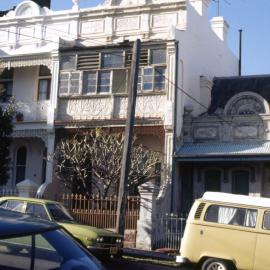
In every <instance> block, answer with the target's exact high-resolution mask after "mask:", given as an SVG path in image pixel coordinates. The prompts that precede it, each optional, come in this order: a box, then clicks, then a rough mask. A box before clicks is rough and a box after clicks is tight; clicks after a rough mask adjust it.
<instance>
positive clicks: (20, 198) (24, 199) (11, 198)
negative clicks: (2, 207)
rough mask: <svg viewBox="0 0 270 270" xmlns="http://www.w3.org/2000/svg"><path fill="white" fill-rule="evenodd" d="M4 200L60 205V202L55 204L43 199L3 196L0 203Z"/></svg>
mask: <svg viewBox="0 0 270 270" xmlns="http://www.w3.org/2000/svg"><path fill="white" fill-rule="evenodd" d="M4 200H17V201H27V202H36V203H60V202H56V201H52V200H44V199H38V198H28V197H15V196H4V197H1V198H0V201H4ZM60 204H61V203H60Z"/></svg>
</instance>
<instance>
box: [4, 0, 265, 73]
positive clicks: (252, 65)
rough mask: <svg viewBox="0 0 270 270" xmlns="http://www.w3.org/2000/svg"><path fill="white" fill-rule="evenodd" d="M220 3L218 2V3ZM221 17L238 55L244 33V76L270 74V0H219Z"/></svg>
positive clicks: (212, 11) (66, 1)
mask: <svg viewBox="0 0 270 270" xmlns="http://www.w3.org/2000/svg"><path fill="white" fill-rule="evenodd" d="M101 1H102V0H81V1H80V2H81V4H80V6H81V7H82V8H86V7H93V6H96V5H98V4H99V3H100V2H101ZM216 1H217V0H216ZM219 1H220V11H219V14H220V16H223V17H224V18H225V19H226V21H227V22H228V23H229V25H230V29H229V36H228V45H229V47H230V48H231V50H232V51H233V53H234V54H235V55H236V56H238V54H239V53H238V52H239V29H242V30H243V32H242V43H243V47H242V74H243V75H257V74H270V53H269V52H268V50H269V49H270V16H269V11H270V0H256V1H254V0H219ZM20 2H22V0H0V10H6V9H9V8H10V7H12V6H14V5H17V4H18V3H20ZM71 7H72V1H71V0H52V9H53V10H61V9H70V8H71ZM217 15H218V12H217V4H216V3H215V2H212V3H211V4H210V6H209V19H211V18H212V17H213V16H217Z"/></svg>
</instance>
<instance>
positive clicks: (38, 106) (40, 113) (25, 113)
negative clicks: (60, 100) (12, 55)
mask: <svg viewBox="0 0 270 270" xmlns="http://www.w3.org/2000/svg"><path fill="white" fill-rule="evenodd" d="M50 86H51V73H50V70H49V69H48V68H47V67H46V66H27V67H16V68H15V67H14V68H9V69H8V68H5V69H3V70H2V73H1V74H0V103H1V106H6V105H7V104H8V101H9V100H10V99H11V97H12V98H14V103H15V104H14V105H15V109H16V112H17V114H18V115H19V116H20V117H18V118H17V120H18V122H19V121H23V122H28V123H29V122H47V115H48V109H49V104H50V101H49V99H50Z"/></svg>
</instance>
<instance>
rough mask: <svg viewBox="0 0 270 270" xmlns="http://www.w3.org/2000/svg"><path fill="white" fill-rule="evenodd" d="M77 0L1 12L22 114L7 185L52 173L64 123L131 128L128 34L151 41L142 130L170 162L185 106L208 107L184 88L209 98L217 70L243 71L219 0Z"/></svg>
mask: <svg viewBox="0 0 270 270" xmlns="http://www.w3.org/2000/svg"><path fill="white" fill-rule="evenodd" d="M72 2H73V4H74V5H73V7H72V9H71V10H63V11H52V10H49V9H48V8H42V7H40V6H38V5H37V4H35V3H34V2H32V1H24V2H21V3H20V4H19V5H18V6H17V7H16V9H15V10H14V11H10V12H9V13H8V14H7V15H6V16H5V17H2V18H0V57H1V59H0V68H1V69H2V75H1V80H0V86H1V88H3V89H6V96H5V97H4V98H3V100H2V102H5V101H6V100H7V99H8V98H9V97H10V96H11V95H13V96H14V97H15V99H16V102H17V108H18V111H19V112H21V113H22V114H23V119H22V118H21V119H20V118H18V120H17V121H15V131H14V133H13V137H14V141H13V143H12V147H11V158H12V170H11V171H10V181H9V183H8V185H7V187H10V188H13V187H15V185H16V184H17V183H18V182H20V181H21V180H23V179H30V180H31V181H33V182H35V183H37V184H38V185H41V183H42V182H47V183H51V182H53V163H52V162H51V156H52V155H53V152H54V147H55V138H56V134H58V130H60V128H64V130H65V129H67V128H68V129H69V130H71V131H72V130H75V129H76V128H78V127H79V128H86V129H87V128H92V127H95V126H104V127H110V128H112V129H120V130H121V129H123V128H124V126H125V118H126V106H127V94H126V85H127V82H128V80H127V78H128V74H129V69H130V66H129V64H128V61H130V58H129V56H128V54H129V51H128V50H125V47H124V44H125V43H128V41H129V42H133V41H134V40H136V39H137V38H140V39H141V41H142V46H143V49H142V57H141V60H142V63H141V75H140V80H141V83H140V86H139V90H138V100H137V109H136V128H135V133H136V134H137V136H138V140H139V141H140V142H142V143H143V144H144V145H146V146H148V147H151V148H153V149H156V150H159V151H161V152H163V153H164V162H165V163H167V164H168V165H169V167H170V168H171V166H172V160H173V151H174V143H173V142H174V132H175V134H176V137H175V141H177V142H180V141H181V127H182V114H183V110H184V106H187V105H192V106H193V108H194V110H193V111H194V112H195V114H199V113H201V112H202V108H200V107H199V105H198V104H196V103H194V102H193V101H192V100H190V99H189V98H187V97H186V96H185V95H184V94H183V92H182V91H181V89H184V91H186V92H188V93H189V94H190V95H192V96H193V97H194V98H195V99H197V100H198V101H199V102H201V103H203V104H205V105H206V106H207V105H208V102H209V99H210V89H211V79H212V78H213V77H214V76H226V75H234V74H236V72H237V60H236V58H235V57H234V56H233V55H232V53H231V52H230V50H229V49H228V46H227V43H226V38H227V30H228V24H227V23H226V22H225V21H224V20H223V18H221V17H217V18H213V19H212V20H211V22H210V23H209V21H208V16H207V7H208V4H209V2H210V0H187V1H185V0H178V1H175V0H173V1H172V0H167V1H164V0H150V1H144V0H137V1H135V0H129V1H128V0H111V1H106V2H105V3H104V4H102V5H100V6H97V7H94V8H88V9H80V7H79V1H75V0H73V1H72ZM115 51H117V53H118V54H120V55H121V57H120V60H119V59H118V60H119V61H118V60H117V59H116V58H114V56H115ZM89 55H90V56H91V55H92V56H93V57H94V60H93V58H91V57H90V56H89ZM95 57H96V58H95ZM60 60H61V61H60ZM157 70H158V72H157ZM160 73H161V74H163V75H164V76H163V75H160ZM158 74H159V75H158ZM119 78H123V79H124V81H123V82H122V83H121V82H120V81H119ZM85 82H87V83H86V84H85ZM176 85H178V88H177V87H176ZM174 112H177V113H176V114H175V113H174ZM61 130H62V129H61ZM59 134H60V135H61V133H59ZM46 157H47V158H46ZM46 160H48V161H46ZM175 181H177V180H175ZM170 184H171V176H168V177H164V179H162V180H161V185H160V188H159V189H158V192H157V193H158V194H159V197H158V198H159V201H160V202H161V201H162V202H164V204H163V206H164V207H165V208H167V209H169V207H170ZM163 198H167V200H162V199H163Z"/></svg>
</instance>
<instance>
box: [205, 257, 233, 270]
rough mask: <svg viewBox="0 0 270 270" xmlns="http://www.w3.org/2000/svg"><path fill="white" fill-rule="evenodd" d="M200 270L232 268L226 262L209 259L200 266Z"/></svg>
mask: <svg viewBox="0 0 270 270" xmlns="http://www.w3.org/2000/svg"><path fill="white" fill-rule="evenodd" d="M201 270H232V267H231V265H230V264H229V263H228V262H226V261H223V260H219V259H214V258H209V259H207V260H206V261H205V262H204V263H203V264H202V268H201Z"/></svg>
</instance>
